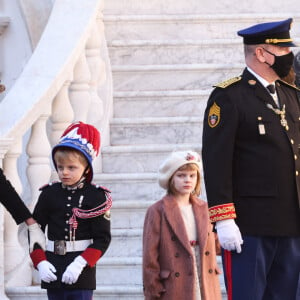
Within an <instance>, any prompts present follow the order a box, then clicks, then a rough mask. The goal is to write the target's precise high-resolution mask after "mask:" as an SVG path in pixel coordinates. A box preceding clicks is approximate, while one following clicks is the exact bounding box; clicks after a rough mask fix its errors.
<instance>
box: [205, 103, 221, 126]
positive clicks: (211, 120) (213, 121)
mask: <svg viewBox="0 0 300 300" xmlns="http://www.w3.org/2000/svg"><path fill="white" fill-rule="evenodd" d="M220 118H221V109H220V106H218V105H217V104H216V102H214V104H213V105H212V106H211V108H210V109H209V113H208V125H209V127H211V128H214V127H216V126H217V125H218V124H219V123H220Z"/></svg>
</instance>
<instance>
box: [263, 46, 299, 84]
mask: <svg viewBox="0 0 300 300" xmlns="http://www.w3.org/2000/svg"><path fill="white" fill-rule="evenodd" d="M263 49H264V50H265V51H267V52H268V53H270V54H271V55H273V56H274V58H275V61H274V64H273V65H272V66H271V65H270V64H268V63H266V64H268V65H269V66H270V67H271V68H272V69H273V70H274V71H275V72H276V74H277V75H278V76H279V77H280V78H282V77H285V76H287V75H288V74H289V72H290V70H291V68H292V66H293V62H294V53H293V52H290V53H288V54H285V55H280V56H278V55H275V54H274V53H272V52H270V51H268V50H267V49H265V48H263Z"/></svg>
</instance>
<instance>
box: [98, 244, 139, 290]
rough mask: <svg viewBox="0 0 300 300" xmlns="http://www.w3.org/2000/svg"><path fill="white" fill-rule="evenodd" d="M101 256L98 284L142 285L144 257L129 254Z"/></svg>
mask: <svg viewBox="0 0 300 300" xmlns="http://www.w3.org/2000/svg"><path fill="white" fill-rule="evenodd" d="M123 250H124V254H123V255H124V256H123V257H106V256H104V257H103V258H101V259H100V260H99V261H98V263H97V274H96V280H97V284H98V285H103V286H105V285H113V286H118V285H131V286H132V285H136V286H137V285H140V286H141V285H142V257H141V256H138V257H133V256H127V254H126V252H127V250H128V249H127V247H125V248H124V249H123Z"/></svg>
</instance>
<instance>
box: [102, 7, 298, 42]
mask: <svg viewBox="0 0 300 300" xmlns="http://www.w3.org/2000/svg"><path fill="white" fill-rule="evenodd" d="M201 6H202V5H201ZM297 6H299V5H297ZM298 11H299V10H298ZM290 16H291V15H290V14H288V15H287V14H283V13H282V14H277V15H275V14H272V13H266V14H264V13H263V14H236V13H235V14H213V15H211V14H207V15H205V14H198V15H197V14H178V15H177V14H173V15H170V14H164V15H163V14H157V15H149V14H148V15H147V14H144V15H141V14H135V15H124V14H122V15H120V14H117V15H106V16H104V21H105V31H106V36H107V37H108V41H114V40H122V39H126V40H150V39H151V40H152V39H153V40H170V39H171V40H174V39H175V40H179V39H188V40H193V39H194V40H195V39H196V40H207V39H228V38H229V39H237V40H239V41H240V40H241V38H240V37H238V36H237V31H238V30H240V29H242V28H246V27H248V26H252V25H253V24H256V23H258V22H271V21H277V20H278V19H284V18H288V17H290ZM293 17H294V19H295V23H296V24H299V21H300V18H299V14H298V15H295V14H293ZM297 27H299V26H297ZM299 32H300V28H292V36H295V37H296V36H299Z"/></svg>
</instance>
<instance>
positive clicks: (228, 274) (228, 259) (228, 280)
mask: <svg viewBox="0 0 300 300" xmlns="http://www.w3.org/2000/svg"><path fill="white" fill-rule="evenodd" d="M224 264H225V276H226V285H227V299H228V300H232V274H231V252H230V251H228V250H224Z"/></svg>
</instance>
